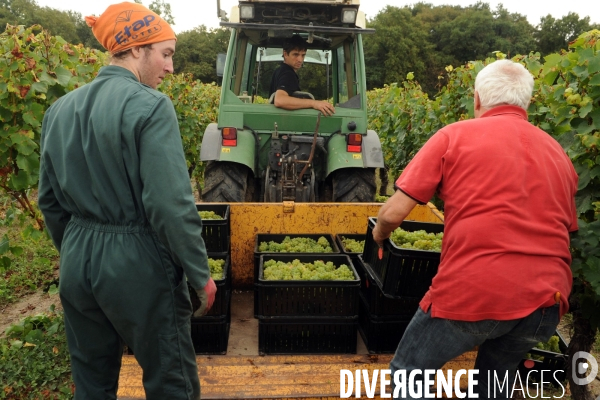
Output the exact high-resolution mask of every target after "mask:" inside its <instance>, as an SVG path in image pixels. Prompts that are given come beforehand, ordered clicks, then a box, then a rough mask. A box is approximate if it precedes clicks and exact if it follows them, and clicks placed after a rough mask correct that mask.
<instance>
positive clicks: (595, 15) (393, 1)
mask: <svg viewBox="0 0 600 400" xmlns="http://www.w3.org/2000/svg"><path fill="white" fill-rule="evenodd" d="M220 1H221V9H223V10H225V11H226V12H227V15H228V16H229V15H230V13H231V7H232V6H233V5H235V4H237V0H220ZM36 2H37V3H38V4H39V5H40V6H42V7H44V6H48V7H52V8H57V9H60V10H64V11H67V10H72V11H77V12H80V13H81V14H82V15H83V16H84V17H85V16H86V15H92V14H94V15H100V14H102V12H104V10H105V9H106V7H108V6H109V5H110V4H113V3H119V2H120V0H93V1H90V0H87V1H86V0H60V1H57V0H36ZM142 2H143V4H145V5H146V6H148V5H149V4H150V3H151V0H142ZM165 2H166V3H169V4H170V5H171V12H172V14H173V18H174V19H175V26H173V28H174V30H175V32H176V33H179V32H182V31H188V30H191V29H193V28H195V27H197V26H200V25H205V26H206V27H208V28H216V27H218V26H219V20H218V18H217V0H165ZM424 2H426V3H431V4H433V5H434V6H438V5H442V4H450V5H459V6H463V7H465V6H469V5H471V4H475V3H476V0H424ZM483 2H484V3H488V4H489V5H490V7H491V8H492V9H496V7H497V6H498V4H503V5H504V8H506V9H507V10H508V11H509V12H511V13H519V14H522V15H525V16H526V17H527V20H528V21H529V22H530V23H531V24H532V25H534V26H535V25H537V24H538V23H539V22H540V18H541V17H543V16H546V15H548V14H551V15H552V16H553V17H554V18H561V17H563V16H565V15H567V14H568V13H569V12H575V13H577V14H579V17H581V18H582V17H585V16H589V17H590V20H591V22H592V23H599V22H600V1H598V0H571V1H565V0H561V1H558V0H542V1H539V0H504V1H485V0H483ZM414 3H416V1H403V0H363V1H361V5H360V10H362V11H363V12H364V13H365V14H366V16H367V19H369V18H373V17H375V16H376V15H377V13H378V12H379V11H381V10H382V9H384V8H385V7H386V6H387V5H393V6H396V7H402V6H405V5H410V4H414Z"/></svg>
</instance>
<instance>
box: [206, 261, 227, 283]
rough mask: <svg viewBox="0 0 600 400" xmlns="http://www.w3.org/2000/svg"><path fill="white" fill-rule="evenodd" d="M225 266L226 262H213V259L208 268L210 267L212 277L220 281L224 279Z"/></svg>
mask: <svg viewBox="0 0 600 400" xmlns="http://www.w3.org/2000/svg"><path fill="white" fill-rule="evenodd" d="M224 265H225V260H213V259H212V258H209V259H208V266H209V267H210V276H211V278H213V280H215V281H220V280H221V279H223V278H224V276H223V266H224Z"/></svg>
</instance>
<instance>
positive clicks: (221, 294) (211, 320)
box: [190, 204, 232, 354]
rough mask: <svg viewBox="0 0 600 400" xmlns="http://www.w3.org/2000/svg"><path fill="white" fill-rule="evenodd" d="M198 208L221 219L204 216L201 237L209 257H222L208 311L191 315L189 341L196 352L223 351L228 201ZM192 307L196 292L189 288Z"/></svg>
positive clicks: (225, 339)
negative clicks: (220, 277) (213, 295)
mask: <svg viewBox="0 0 600 400" xmlns="http://www.w3.org/2000/svg"><path fill="white" fill-rule="evenodd" d="M196 209H197V210H198V211H213V212H214V213H215V214H217V215H220V216H221V217H222V218H223V219H214V220H213V219H203V220H202V239H203V240H204V244H205V246H206V252H207V253H208V258H212V259H213V260H225V264H224V265H223V278H222V279H219V280H215V285H216V287H217V294H216V297H215V302H214V303H213V306H212V308H211V309H210V311H209V312H208V313H207V314H206V315H205V316H203V317H199V318H194V317H192V321H191V325H192V342H193V344H194V350H195V351H196V354H225V353H227V344H228V342H229V327H230V324H231V279H232V277H231V275H232V274H231V256H230V254H231V253H230V222H229V221H230V218H229V205H227V204H218V205H216V204H196ZM190 297H191V299H192V305H193V306H194V309H195V308H196V307H197V305H198V304H197V302H198V298H197V296H196V292H195V291H194V290H193V289H191V288H190Z"/></svg>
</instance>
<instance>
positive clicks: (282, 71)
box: [269, 35, 335, 116]
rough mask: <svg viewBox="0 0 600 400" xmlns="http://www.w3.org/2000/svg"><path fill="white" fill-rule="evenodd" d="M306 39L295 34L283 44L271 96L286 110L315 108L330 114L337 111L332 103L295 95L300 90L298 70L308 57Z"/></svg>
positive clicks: (273, 79) (277, 105)
mask: <svg viewBox="0 0 600 400" xmlns="http://www.w3.org/2000/svg"><path fill="white" fill-rule="evenodd" d="M306 49H307V45H306V41H305V40H304V39H303V38H302V37H301V36H300V35H293V36H292V37H291V38H290V39H287V40H286V41H285V42H284V44H283V63H282V64H281V65H280V66H279V67H278V68H277V69H276V70H275V72H274V73H273V77H272V78H271V87H270V89H269V96H271V95H273V93H274V94H275V96H272V97H273V99H272V101H271V102H272V103H273V104H274V105H275V107H279V108H283V109H285V110H299V109H302V108H314V109H315V110H317V111H320V112H321V113H322V114H323V115H326V116H329V115H332V114H334V113H335V109H334V107H333V105H332V104H331V103H329V102H328V101H323V100H314V99H309V98H298V97H293V93H294V92H299V91H300V80H299V78H298V70H299V69H300V67H302V64H303V63H304V57H306Z"/></svg>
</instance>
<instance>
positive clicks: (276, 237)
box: [254, 233, 340, 318]
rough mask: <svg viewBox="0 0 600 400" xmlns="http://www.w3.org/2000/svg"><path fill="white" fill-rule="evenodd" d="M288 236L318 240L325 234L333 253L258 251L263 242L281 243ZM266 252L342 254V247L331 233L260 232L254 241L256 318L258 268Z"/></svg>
mask: <svg viewBox="0 0 600 400" xmlns="http://www.w3.org/2000/svg"><path fill="white" fill-rule="evenodd" d="M286 236H289V237H290V238H292V239H293V238H297V237H306V238H310V239H314V240H318V239H319V238H320V237H321V236H324V237H325V238H326V239H327V241H328V242H329V245H330V246H331V250H332V252H331V253H273V252H261V251H258V246H259V245H260V244H261V243H262V242H270V241H275V242H278V243H281V242H282V241H283V239H285V237H286ZM266 254H274V255H280V254H286V255H289V254H292V255H298V256H305V255H314V254H340V249H339V247H338V246H337V244H336V243H335V239H334V237H333V236H332V235H331V234H329V233H321V234H318V233H304V234H300V233H289V234H270V233H258V234H257V235H256V240H255V243H254V318H257V317H258V294H257V288H256V284H257V283H258V270H259V268H260V256H261V255H266Z"/></svg>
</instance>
